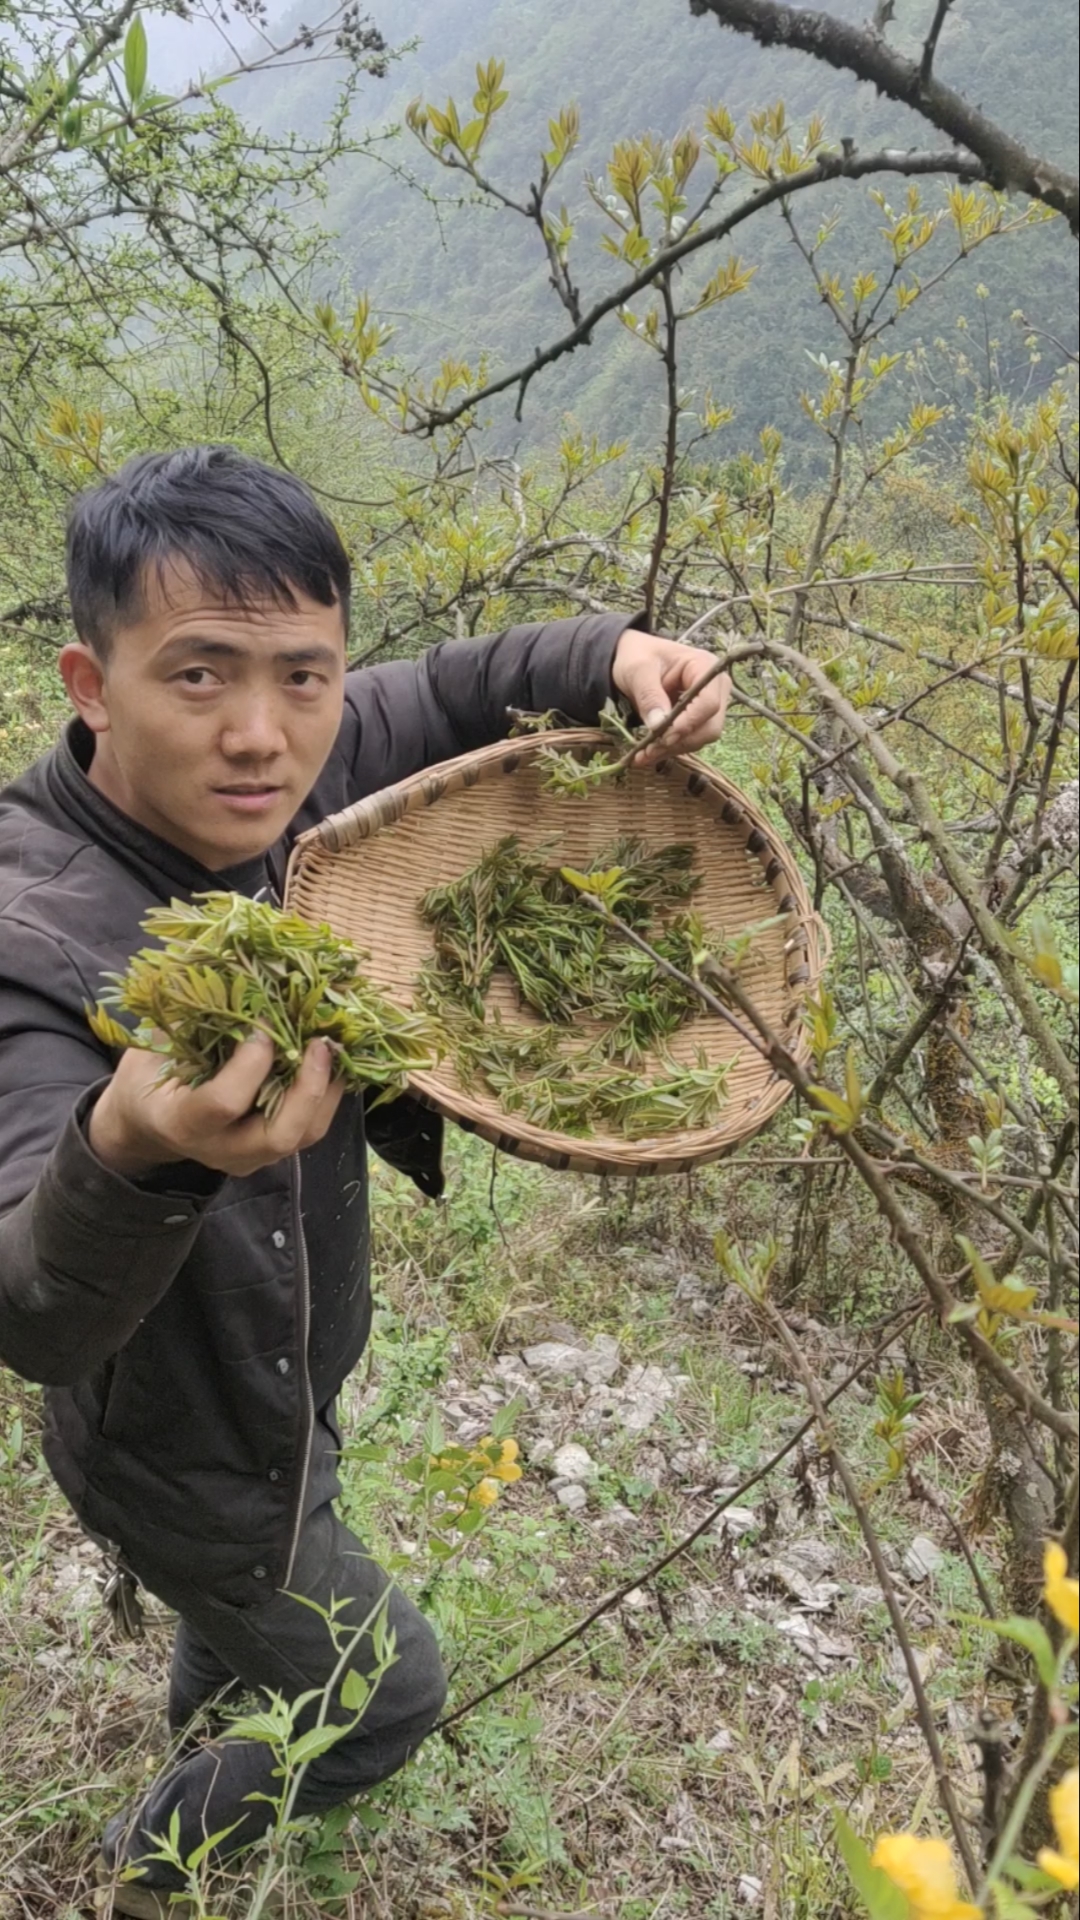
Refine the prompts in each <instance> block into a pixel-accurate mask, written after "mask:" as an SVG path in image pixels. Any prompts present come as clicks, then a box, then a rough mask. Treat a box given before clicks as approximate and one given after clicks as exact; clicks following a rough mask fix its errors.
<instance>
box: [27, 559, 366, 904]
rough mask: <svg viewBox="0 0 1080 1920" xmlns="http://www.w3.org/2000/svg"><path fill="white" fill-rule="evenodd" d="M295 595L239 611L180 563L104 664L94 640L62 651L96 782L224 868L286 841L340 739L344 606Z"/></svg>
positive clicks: (148, 822)
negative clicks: (90, 738)
mask: <svg viewBox="0 0 1080 1920" xmlns="http://www.w3.org/2000/svg"><path fill="white" fill-rule="evenodd" d="M295 595H296V608H295V610H290V609H289V608H287V607H278V606H275V605H274V604H273V603H272V602H267V603H264V604H261V605H257V606H255V607H236V606H229V605H225V604H222V602H221V601H220V600H219V599H217V598H215V596H214V595H213V593H212V591H210V590H207V589H206V588H203V587H200V586H199V584H198V582H197V581H196V580H195V578H194V576H193V575H191V574H190V573H189V572H188V570H187V569H186V568H183V567H180V566H177V567H176V568H173V569H171V570H170V572H169V574H168V575H167V576H166V579H165V582H164V586H162V584H160V583H159V582H158V581H157V580H156V578H155V577H154V576H153V575H151V576H150V577H149V578H148V580H147V589H146V610H145V612H144V614H143V616H142V617H141V619H139V620H138V621H137V622H136V623H135V625H133V626H128V627H124V628H122V629H121V630H120V631H119V632H118V633H117V634H116V635H115V636H114V639H113V643H112V648H111V651H110V652H109V655H108V659H107V661H106V663H105V664H104V665H101V664H99V663H98V662H97V660H96V657H95V655H94V654H93V651H92V649H89V648H87V647H85V646H83V645H82V644H81V643H80V644H79V645H77V646H72V647H68V648H65V649H64V652H63V654H62V655H61V666H62V670H63V672H64V678H65V681H66V683H67V686H68V691H69V693H70V694H71V697H72V700H73V702H74V704H75V706H76V707H77V708H78V710H79V712H80V713H81V714H82V717H83V719H84V720H85V721H86V722H87V725H88V726H90V727H91V729H92V730H93V732H94V734H95V735H96V744H95V752H94V760H93V765H92V767H91V770H90V778H91V780H92V781H93V783H94V785H95V786H97V787H98V788H100V790H101V791H102V792H103V793H105V794H106V795H107V796H108V798H109V799H110V800H112V801H113V802H114V803H115V804H116V805H117V806H119V807H121V808H122V809H123V811H124V812H125V813H127V814H129V815H130V816H131V818H132V819H134V820H138V821H139V822H140V823H141V824H142V825H143V826H146V827H149V828H150V829H151V831H152V832H154V833H156V834H158V835H159V836H160V838H161V839H163V840H168V841H170V842H171V844H172V845H173V846H176V847H179V848H181V849H182V850H183V852H185V853H189V854H192V855H193V856H194V857H195V859H197V860H199V861H201V862H202V864H203V866H205V867H209V868H210V869H211V870H214V871H216V870H218V869H220V868H222V867H229V866H235V865H237V864H238V863H239V862H240V861H243V860H248V859H252V858H254V857H255V856H256V855H258V854H260V853H264V852H265V851H266V850H267V849H268V848H269V847H272V846H273V845H274V843H275V841H276V840H278V839H279V838H280V836H281V834H282V833H283V832H284V830H285V828H286V827H287V826H288V824H289V821H290V820H291V819H292V817H293V815H294V814H295V813H296V812H297V810H298V808H299V807H300V805H301V804H302V802H303V801H304V800H305V799H306V797H307V795H308V794H309V793H310V791H311V788H312V787H313V786H314V784H315V781H316V779H317V778H318V776H319V773H320V772H321V770H322V768H323V766H324V765H325V763H326V761H327V759H328V757H329V754H330V751H331V748H332V747H333V744H334V741H335V739H336V737H337V733H338V728H339V726H340V723H341V710H342V692H343V680H344V673H345V635H344V630H343V625H342V619H341V612H340V609H339V608H338V607H337V606H332V607H324V606H320V605H319V603H318V601H315V600H309V599H308V598H307V597H306V595H304V594H302V593H300V591H299V590H298V589H297V590H295Z"/></svg>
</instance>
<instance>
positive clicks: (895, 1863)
mask: <svg viewBox="0 0 1080 1920" xmlns="http://www.w3.org/2000/svg"><path fill="white" fill-rule="evenodd" d="M871 1864H872V1865H873V1866H875V1867H880V1868H881V1870H882V1872H883V1873H885V1874H887V1875H888V1877H889V1879H890V1880H891V1881H892V1883H893V1885H894V1886H896V1887H899V1888H900V1891H901V1893H906V1894H907V1897H908V1900H909V1902H910V1906H911V1920H982V1908H981V1907H973V1906H971V1904H970V1903H969V1902H968V1901H967V1900H961V1899H959V1897H958V1895H957V1891H956V1862H955V1860H954V1859H953V1856H952V1849H951V1848H950V1846H949V1843H948V1841H947V1840H920V1839H918V1838H917V1836H916V1835H915V1834H913V1833H883V1834H882V1836H881V1838H880V1840H879V1841H878V1843H877V1846H876V1847H875V1848H874V1851H873V1854H872V1855H871Z"/></svg>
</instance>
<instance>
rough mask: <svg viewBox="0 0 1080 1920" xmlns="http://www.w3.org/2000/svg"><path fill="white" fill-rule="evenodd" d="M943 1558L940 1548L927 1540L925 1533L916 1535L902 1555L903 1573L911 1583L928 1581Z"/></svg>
mask: <svg viewBox="0 0 1080 1920" xmlns="http://www.w3.org/2000/svg"><path fill="white" fill-rule="evenodd" d="M943 1557H944V1556H943V1554H942V1551H941V1548H940V1547H939V1546H936V1545H935V1544H934V1542H933V1540H930V1539H928V1538H927V1536H926V1534H925V1533H917V1534H916V1535H915V1538H914V1540H913V1541H912V1543H911V1545H910V1547H909V1548H908V1550H907V1552H906V1553H905V1555H904V1562H903V1564H904V1572H905V1573H906V1574H907V1577H908V1579H909V1580H912V1581H916V1582H918V1581H920V1580H929V1579H930V1577H931V1575H932V1574H935V1573H936V1572H937V1570H938V1568H939V1567H940V1565H941V1562H942V1559H943Z"/></svg>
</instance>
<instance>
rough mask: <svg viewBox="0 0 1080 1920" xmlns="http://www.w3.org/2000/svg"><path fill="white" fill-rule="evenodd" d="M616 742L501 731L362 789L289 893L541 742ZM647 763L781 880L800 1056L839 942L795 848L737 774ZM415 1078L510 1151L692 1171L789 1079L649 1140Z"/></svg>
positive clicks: (794, 1043)
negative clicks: (807, 1018)
mask: <svg viewBox="0 0 1080 1920" xmlns="http://www.w3.org/2000/svg"><path fill="white" fill-rule="evenodd" d="M610 744H611V740H610V735H609V734H606V733H604V732H603V731H602V730H601V729H599V728H591V727H589V728H572V729H569V728H568V729H559V730H557V731H555V730H553V731H551V732H548V733H543V734H530V735H526V736H523V737H521V738H509V739H504V740H499V741H495V742H493V743H492V744H491V745H489V746H485V747H479V748H475V749H472V750H471V751H469V752H467V753H464V754H459V755H457V756H456V757H455V758H454V759H452V760H446V761H441V762H439V763H438V764H437V765H435V766H431V767H426V768H422V769H420V770H419V771H418V772H416V773H414V774H410V775H408V776H407V777H406V778H405V779H404V780H401V781H398V782H396V783H395V784H394V785H392V786H390V787H385V788H382V789H381V790H379V791H378V792H376V793H373V794H369V795H366V796H365V797H364V798H363V799H361V800H358V801H355V802H354V803H353V804H352V805H351V806H349V807H346V808H343V809H341V810H340V811H339V812H336V813H333V814H330V815H328V816H327V817H326V818H325V819H324V820H322V821H319V822H318V823H316V824H315V825H314V826H312V827H309V828H308V829H307V830H306V831H305V832H304V833H303V834H301V835H299V836H298V838H297V840H296V842H295V844H294V846H293V849H292V852H291V854H290V857H289V862H288V868H287V872H286V881H285V891H284V899H285V903H286V905H293V906H294V907H295V906H296V901H295V898H294V896H295V893H296V891H297V889H298V887H299V885H300V883H301V876H302V873H303V871H304V869H305V868H306V867H307V866H308V865H309V864H310V865H315V866H319V867H321V866H323V864H324V862H325V861H326V860H327V859H330V860H331V861H333V860H335V859H336V858H337V857H338V856H339V855H341V854H343V853H347V852H348V851H349V850H351V849H355V848H358V847H360V846H362V845H363V844H364V842H366V841H368V840H370V839H373V838H374V837H375V836H376V835H378V834H380V833H382V832H383V831H384V830H386V829H388V828H390V827H392V826H394V825H395V824H396V823H397V822H398V821H400V820H401V819H403V818H404V817H405V816H406V815H408V814H411V813H413V812H417V811H420V810H426V809H427V808H434V807H436V806H437V805H438V803H439V802H440V801H442V800H444V799H451V800H452V798H453V796H454V794H455V793H460V792H463V791H465V790H467V789H470V788H472V787H474V786H476V785H478V784H483V783H486V781H487V779H489V778H490V776H491V775H493V774H494V773H496V772H497V771H498V770H499V769H503V770H504V771H506V772H513V771H516V770H517V767H518V766H519V765H520V766H528V765H529V764H531V762H532V761H533V760H534V759H535V758H536V757H537V755H538V754H539V753H540V752H541V751H542V750H543V749H544V748H550V747H551V746H552V745H556V746H557V747H558V748H559V749H560V750H564V749H578V750H595V748H597V747H598V746H608V745H610ZM508 762H509V763H510V765H509V766H508V765H507V763H508ZM645 771H647V772H648V773H649V774H650V775H656V776H657V777H660V778H665V777H667V778H670V777H672V776H675V777H679V778H681V779H682V782H683V791H684V792H685V793H687V794H688V795H689V797H690V800H691V802H693V803H696V802H698V801H701V800H703V799H711V800H712V802H713V803H714V805H715V804H716V803H717V802H719V803H720V805H719V812H720V816H721V818H722V819H724V821H725V823H726V824H728V825H730V826H739V827H743V828H745V829H746V833H745V838H744V848H745V850H746V851H747V852H748V853H749V854H751V855H753V856H757V857H758V858H759V859H760V861H761V864H762V868H763V872H764V874H765V877H766V879H767V881H768V882H769V884H770V885H771V886H772V887H773V890H774V892H775V891H776V890H777V887H776V883H777V880H778V879H779V878H782V880H783V883H784V892H783V893H782V894H781V895H780V898H779V900H778V911H783V912H788V913H790V915H791V920H792V927H793V933H792V935H791V936H790V937H789V939H788V940H787V941H786V942H785V953H786V954H790V953H794V954H795V955H796V960H795V964H794V967H793V969H792V971H791V972H788V971H787V967H788V964H789V963H788V962H785V974H786V984H787V987H788V989H789V993H790V1005H789V1008H788V1012H787V1014H786V1016H785V1026H784V1038H785V1041H786V1044H787V1045H788V1047H789V1050H790V1051H791V1053H792V1054H793V1056H794V1058H795V1059H796V1060H797V1061H798V1062H799V1063H800V1064H805V1062H806V1060H807V1059H808V1058H809V1036H808V1034H807V1032H806V1029H805V1027H804V1026H803V1024H802V1023H801V1022H800V1021H799V1020H798V1017H797V1016H798V1012H799V1007H800V1004H801V1001H802V1000H803V999H804V998H805V997H806V994H807V993H809V992H812V991H813V990H814V989H815V987H816V986H817V984H818V982H819V980H820V978H821V975H822V973H823V971H824V968H825V966H826V965H827V962H828V958H829V954H830V951H831V944H832V943H831V940H830V938H829V933H828V928H827V927H826V925H825V922H824V921H823V920H822V918H821V916H820V915H819V914H818V913H817V912H816V911H815V909H814V907H813V905H812V902H811V899H810V894H809V890H808V888H807V885H806V882H805V880H804V879H803V876H802V874H801V873H800V871H799V868H798V866H797V865H796V863H795V860H794V857H793V855H792V853H791V851H790V849H789V848H788V847H787V846H786V844H785V843H784V841H783V840H781V839H780V838H779V836H778V834H777V831H776V829H775V828H774V826H773V824H772V822H771V821H769V820H768V818H767V817H766V816H765V815H764V814H763V813H761V812H760V810H759V809H758V808H757V807H756V806H755V805H754V803H753V801H751V800H749V799H748V798H747V796H746V795H745V794H744V793H743V792H742V791H741V789H740V788H738V787H737V786H736V785H735V783H734V781H732V780H731V779H730V778H729V777H728V776H727V775H726V774H724V773H722V772H720V770H719V769H718V768H715V767H712V766H710V765H709V764H708V763H707V762H706V761H704V760H701V759H700V758H699V757H698V756H697V755H693V754H676V755H672V756H670V758H667V759H664V760H661V761H658V762H656V763H654V764H653V766H651V767H650V768H648V769H646V770H645ZM408 1084H409V1088H410V1091H411V1092H413V1093H414V1094H415V1095H416V1096H418V1097H419V1098H420V1099H421V1100H422V1101H423V1102H424V1104H425V1105H427V1106H429V1107H432V1108H434V1109H435V1110H436V1111H437V1112H439V1113H441V1114H443V1115H444V1116H445V1117H447V1118H449V1119H451V1120H454V1121H455V1122H456V1123H457V1125H458V1126H460V1127H462V1128H463V1130H464V1131H466V1132H473V1133H476V1134H478V1135H480V1136H481V1137H482V1138H484V1139H486V1140H487V1141H489V1142H490V1143H491V1144H492V1145H493V1146H495V1147H497V1148H498V1149H500V1150H501V1151H503V1152H506V1153H510V1154H516V1155H518V1156H520V1157H522V1158H526V1159H532V1160H539V1161H542V1162H543V1163H544V1164H546V1165H548V1166H549V1167H553V1168H556V1169H558V1170H562V1169H571V1170H574V1171H578V1172H586V1173H622V1174H624V1175H631V1176H633V1175H638V1174H651V1173H661V1172H671V1173H675V1172H688V1171H689V1170H690V1169H691V1168H692V1167H693V1166H696V1165H699V1164H701V1163H702V1162H704V1161H707V1160H715V1159H719V1158H721V1157H722V1156H723V1155H725V1154H727V1153H731V1152H733V1151H734V1150H735V1149H736V1148H738V1147H740V1146H742V1145H743V1144H744V1143H745V1142H746V1141H747V1140H749V1139H752V1138H753V1137H754V1135H755V1134H757V1133H758V1132H760V1130H761V1128H762V1127H763V1126H765V1125H766V1124H767V1122H768V1121H769V1120H771V1119H772V1118H773V1117H774V1115H775V1114H776V1113H777V1112H778V1111H779V1108H780V1107H781V1106H782V1105H783V1104H784V1103H785V1101H786V1100H787V1099H788V1097H789V1096H790V1093H791V1090H792V1089H791V1086H790V1083H789V1082H788V1081H787V1080H786V1079H784V1078H783V1077H782V1076H781V1075H780V1074H779V1073H777V1072H776V1071H775V1070H773V1071H772V1073H771V1074H770V1077H769V1078H768V1079H767V1080H766V1081H765V1082H764V1084H761V1085H759V1086H758V1087H757V1088H756V1089H755V1090H754V1092H753V1094H752V1096H751V1097H749V1098H748V1099H747V1101H745V1102H744V1103H743V1106H742V1107H740V1108H739V1109H738V1110H737V1113H736V1114H732V1113H731V1112H726V1113H725V1114H724V1115H722V1117H721V1119H720V1120H719V1121H717V1122H715V1123H714V1124H713V1125H712V1126H709V1127H703V1128H697V1129H686V1130H683V1131H681V1132H677V1133H672V1134H669V1135H666V1136H665V1135H662V1134H661V1135H655V1136H651V1137H649V1138H646V1139H642V1140H629V1139H626V1140H619V1139H616V1138H614V1137H613V1136H606V1135H604V1136H595V1137H594V1136H578V1135H570V1134H561V1133H554V1132H551V1131H550V1130H548V1129H546V1128H541V1127H537V1126H535V1125H533V1124H531V1123H530V1122H528V1121H526V1120H524V1119H523V1118H521V1117H520V1116H518V1115H511V1114H508V1113H507V1112H506V1111H505V1110H504V1109H503V1108H501V1107H500V1106H499V1105H498V1103H497V1102H496V1100H495V1098H494V1096H493V1095H490V1094H487V1095H485V1096H484V1097H483V1098H482V1099H479V1098H476V1097H475V1096H473V1095H471V1094H469V1093H468V1092H466V1091H465V1090H458V1089H457V1088H454V1087H451V1086H450V1085H448V1083H447V1081H446V1079H445V1078H444V1077H443V1076H442V1075H441V1074H440V1073H439V1072H438V1071H437V1070H436V1072H435V1073H433V1074H432V1073H414V1074H411V1075H410V1076H409V1082H408ZM736 1121H737V1125H736V1124H735V1123H736Z"/></svg>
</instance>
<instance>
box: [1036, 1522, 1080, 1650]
mask: <svg viewBox="0 0 1080 1920" xmlns="http://www.w3.org/2000/svg"><path fill="white" fill-rule="evenodd" d="M1068 1572H1069V1562H1068V1559H1067V1558H1066V1554H1065V1549H1064V1547H1059V1546H1058V1544H1057V1541H1056V1540H1051V1541H1049V1542H1048V1544H1047V1548H1046V1552H1045V1553H1044V1554H1043V1578H1044V1579H1045V1581H1046V1586H1045V1587H1044V1589H1043V1598H1044V1600H1045V1601H1046V1604H1047V1606H1048V1607H1049V1609H1050V1611H1051V1613H1052V1614H1053V1615H1054V1618H1055V1620H1060V1621H1061V1624H1062V1626H1063V1627H1064V1629H1065V1631H1066V1633H1071V1634H1072V1636H1073V1639H1074V1640H1075V1639H1076V1638H1077V1637H1078V1636H1080V1580H1070V1579H1068V1577H1067V1576H1068Z"/></svg>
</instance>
